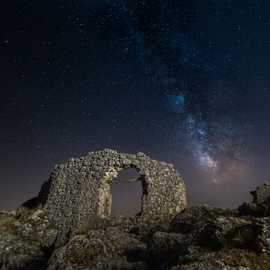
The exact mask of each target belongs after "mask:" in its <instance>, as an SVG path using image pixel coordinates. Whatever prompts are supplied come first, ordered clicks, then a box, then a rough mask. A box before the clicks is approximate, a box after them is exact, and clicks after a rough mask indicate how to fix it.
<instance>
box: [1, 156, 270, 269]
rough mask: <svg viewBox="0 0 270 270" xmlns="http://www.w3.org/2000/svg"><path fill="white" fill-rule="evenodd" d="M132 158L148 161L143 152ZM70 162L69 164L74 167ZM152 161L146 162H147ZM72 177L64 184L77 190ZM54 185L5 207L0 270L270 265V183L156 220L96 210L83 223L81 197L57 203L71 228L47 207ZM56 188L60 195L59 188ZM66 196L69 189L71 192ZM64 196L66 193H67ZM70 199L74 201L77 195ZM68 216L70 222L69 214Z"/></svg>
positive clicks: (169, 174)
mask: <svg viewBox="0 0 270 270" xmlns="http://www.w3.org/2000/svg"><path fill="white" fill-rule="evenodd" d="M100 153H102V154H104V152H99V154H98V156H99V155H100ZM105 153H106V152H105ZM108 153H110V155H113V156H114V155H115V154H116V152H110V151H109V152H108ZM106 155H107V154H106ZM116 155H118V154H116ZM107 157H108V156H107ZM132 157H133V158H134V159H135V160H137V158H139V159H140V160H143V161H144V162H147V160H148V161H149V159H148V158H147V157H145V156H144V155H143V154H139V155H137V156H136V157H135V156H132ZM83 160H84V159H83ZM107 161H108V160H107ZM73 162H74V161H72V162H71V164H69V163H68V164H67V165H65V166H68V168H72V166H73V165H74V164H73ZM124 163H125V162H124ZM150 163H151V162H150ZM154 163H155V162H154ZM72 164H73V165H72ZM98 164H100V161H98ZM155 164H156V163H155ZM148 165H149V164H148ZM148 165H141V166H142V167H144V168H146V167H147V166H148ZM110 166H111V165H110ZM161 166H163V169H162V170H160V171H159V170H158V169H156V171H159V172H160V173H165V174H167V178H166V179H171V178H170V177H172V175H174V176H176V178H173V180H172V179H171V180H172V181H171V184H172V183H173V181H175V180H176V179H178V176H177V173H176V172H175V171H174V169H172V167H171V166H168V165H166V164H163V165H161ZM75 167H76V166H75ZM64 168H65V167H63V168H62V167H61V169H60V171H59V173H60V175H61V179H63V181H64V179H66V178H65V175H66V174H65V172H64V171H63V169H64ZM76 168H77V167H76ZM169 168H171V169H169ZM68 173H70V171H69V170H68ZM141 173H142V172H141ZM75 174H76V173H75ZM145 174H146V172H145ZM147 175H151V174H149V173H147ZM107 176H108V175H107ZM179 179H180V178H179ZM58 180H59V179H58ZM75 180H76V179H75ZM75 180H74V181H75ZM59 181H60V180H59ZM70 181H71V179H69V182H68V189H67V190H69V192H72V191H70V187H71V186H70V183H71V182H70ZM109 181H111V179H109ZM147 181H150V180H149V179H148V180H147ZM57 183H58V182H57ZM77 183H78V182H77ZM153 183H154V182H153ZM157 183H158V182H156V184H157ZM180 183H181V186H182V182H180ZM51 184H52V183H50V181H49V182H47V183H45V185H44V186H43V188H42V190H41V192H40V194H39V196H38V197H37V198H35V199H32V200H30V201H28V202H27V203H25V204H24V206H23V207H21V208H19V209H16V210H14V211H0V270H36V269H38V270H39V269H41V270H125V269H126V270H140V269H141V270H147V269H155V270H167V269H168V270H215V269H217V270H269V269H270V210H269V209H270V184H265V185H263V186H262V187H259V188H257V190H256V191H254V192H252V195H253V199H252V201H251V202H249V203H244V204H243V205H241V206H240V207H239V208H238V209H236V210H229V209H219V208H212V207H209V206H206V205H201V206H193V207H190V208H186V209H184V210H182V211H179V212H178V213H175V214H174V215H173V216H172V217H171V218H170V219H167V218H166V219H163V218H162V219H156V220H155V222H153V219H151V222H150V220H144V219H141V218H140V217H139V216H135V217H131V218H128V217H123V216H118V217H113V216H110V215H105V216H99V214H97V215H96V216H95V215H91V220H89V222H87V223H85V219H83V225H84V226H78V224H80V219H79V214H78V213H77V212H76V211H79V210H78V209H80V208H77V207H78V204H75V207H74V208H71V210H72V211H71V212H69V209H68V208H66V206H65V208H63V212H61V207H59V205H58V206H57V215H58V217H60V216H61V215H69V214H70V215H71V216H75V217H76V220H77V221H76V223H74V226H71V227H70V225H72V223H68V227H66V226H65V224H64V223H62V222H60V223H59V226H57V223H55V222H54V219H52V218H50V217H51V216H52V215H53V212H52V208H50V212H48V207H47V206H48V204H47V203H46V202H47V200H48V195H49V194H50V187H51ZM57 186H58V185H57ZM155 189H156V190H158V189H159V187H155ZM150 190H151V189H150ZM179 190H180V189H179ZM54 191H55V189H54ZM77 191H78V190H77ZM77 191H76V192H77ZM59 192H60V191H59ZM76 192H75V193H76ZM75 193H74V194H75ZM53 194H54V195H53V196H56V195H57V192H56V193H53ZM74 194H73V195H74ZM73 195H72V196H73ZM99 195H100V193H99ZM107 195H108V194H107ZM146 195H147V194H145V195H144V196H146ZM69 196H71V195H70V193H69V194H68V195H67V199H68V198H69ZM180 197H181V196H180ZM183 197H185V194H184V195H183ZM55 198H56V197H55ZM60 198H62V200H65V197H63V194H62V193H61V196H60ZM102 198H103V197H102ZM150 198H153V197H150ZM157 198H161V196H158V197H157ZM169 198H172V197H169ZM173 198H174V199H175V198H176V197H173ZM181 198H182V197H181ZM73 199H74V200H75V201H76V202H77V198H75V197H73ZM163 199H165V197H162V200H163ZM88 203H89V202H88ZM182 203H183V202H181V203H180V206H183V204H182ZM81 204H82V205H81ZM60 205H62V204H61V203H60ZM79 205H80V207H82V209H83V210H84V213H86V212H85V211H86V209H85V208H84V207H85V205H84V202H83V201H80V204H79ZM86 205H88V204H86ZM173 205H174V206H175V207H174V208H173V212H174V211H175V209H176V208H177V205H178V204H177V202H176V201H173ZM71 206H72V205H71ZM164 209H167V206H165V207H164ZM164 209H163V210H164ZM92 210H93V209H92ZM148 210H149V209H148ZM161 210H162V209H159V211H161ZM163 210H162V211H163ZM97 213H99V212H97ZM149 213H150V212H148V214H149ZM171 215H172V213H170V216H171ZM168 216H169V215H167V217H168ZM163 217H164V216H163ZM61 220H62V219H61ZM64 220H66V221H67V222H69V221H70V216H67V217H66V219H63V220H62V221H64ZM63 228H64V230H63ZM66 228H69V229H68V230H67V229H66Z"/></svg>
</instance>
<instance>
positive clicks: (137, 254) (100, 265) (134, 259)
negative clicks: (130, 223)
mask: <svg viewBox="0 0 270 270" xmlns="http://www.w3.org/2000/svg"><path fill="white" fill-rule="evenodd" d="M145 252H146V245H145V244H144V243H142V242H140V241H139V240H138V239H136V238H135V237H134V236H132V235H131V234H127V233H123V232H121V231H120V230H119V229H117V228H107V229H106V230H92V231H90V232H89V233H88V234H87V235H76V236H74V237H72V238H71V239H70V241H69V242H68V243H67V244H66V245H65V246H64V247H61V248H59V249H58V250H56V251H55V253H54V254H53V256H52V258H51V259H50V261H49V265H50V266H49V268H48V269H49V270H56V269H57V270H61V269H63V270H65V269H104V270H105V269H144V268H138V266H140V267H146V266H145V263H144V262H143V260H144V259H145V258H144V253H145ZM116 267H117V268H116Z"/></svg>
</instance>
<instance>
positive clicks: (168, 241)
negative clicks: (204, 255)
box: [148, 232, 191, 269]
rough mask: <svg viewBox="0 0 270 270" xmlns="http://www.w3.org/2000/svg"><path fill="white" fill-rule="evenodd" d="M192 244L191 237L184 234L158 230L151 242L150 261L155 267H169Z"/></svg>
mask: <svg viewBox="0 0 270 270" xmlns="http://www.w3.org/2000/svg"><path fill="white" fill-rule="evenodd" d="M190 244H191V241H190V239H189V238H188V237H186V236H185V235H183V234H179V233H166V232H156V233H155V234H154V235H153V238H152V241H151V242H150V243H149V250H148V263H149V265H151V267H152V268H154V269H155V268H156V267H158V266H159V267H160V266H162V267H163V268H164V269H167V268H168V267H169V266H171V265H174V263H175V262H177V260H178V257H179V256H180V255H183V254H185V253H186V249H187V247H188V246H189V245H190Z"/></svg>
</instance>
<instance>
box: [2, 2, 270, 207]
mask: <svg viewBox="0 0 270 270" xmlns="http://www.w3.org/2000/svg"><path fill="white" fill-rule="evenodd" d="M0 59H1V60H0V81H1V86H0V87H1V88H0V89H1V98H0V150H1V151H0V207H1V208H12V207H16V206H17V205H19V204H20V203H21V202H23V201H25V200H27V199H29V198H31V197H33V196H35V195H36V194H37V193H38V191H39V189H40V186H41V184H42V183H43V182H44V181H45V180H46V179H48V176H49V173H50V171H51V169H52V167H53V166H54V164H56V163H60V162H63V161H65V160H66V159H68V158H70V157H74V156H80V155H82V154H84V153H86V152H88V151H90V150H98V149H103V148H105V147H106V148H115V149H117V150H119V151H123V152H139V151H142V152H145V153H147V154H149V155H150V156H151V157H153V158H155V159H159V160H165V161H167V162H171V163H173V164H174V165H175V167H176V168H177V169H178V170H179V171H180V173H181V175H182V176H183V178H184V181H185V183H186V186H187V190H188V199H189V203H190V204H197V203H208V204H210V205H215V206H221V207H235V206H237V205H238V204H239V203H241V202H242V201H243V200H246V199H248V191H249V190H250V189H253V188H254V187H256V186H257V185H258V184H261V183H263V182H265V181H267V180H269V178H270V169H269V159H270V142H269V141H268V138H269V137H270V122H269V115H270V76H269V72H270V71H269V70H270V69H269V63H270V3H269V1H267V0H256V1H254V0H245V1H244V0H239V1H232V0H203V1H202V0H168V1H162V0H136V1H133V0H53V1H52V0H47V1H33V0H13V1H5V3H2V5H1V9H0Z"/></svg>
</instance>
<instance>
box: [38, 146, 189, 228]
mask: <svg viewBox="0 0 270 270" xmlns="http://www.w3.org/2000/svg"><path fill="white" fill-rule="evenodd" d="M129 168H133V169H135V170H136V171H137V172H138V174H139V175H140V177H139V178H138V179H136V180H137V181H140V182H141V184H142V198H141V211H140V213H138V214H137V216H136V220H137V221H139V222H144V223H160V222H166V221H170V220H171V219H172V218H173V217H174V216H175V215H176V214H177V213H179V212H180V211H181V210H183V209H184V208H185V207H186V205H187V202H186V189H185V186H184V183H183V181H182V179H181V177H180V175H179V173H178V172H177V171H176V170H175V169H174V167H173V165H172V164H167V163H165V162H159V161H156V160H153V159H151V158H150V157H148V156H147V155H145V154H144V153H137V154H123V153H118V152H117V151H114V150H110V149H105V150H103V151H96V152H90V153H88V154H87V155H86V156H83V157H81V158H72V159H70V160H68V161H67V162H66V163H65V164H61V165H57V166H56V167H55V169H54V171H53V172H52V174H51V176H50V179H49V182H48V183H49V185H48V183H47V184H46V185H47V189H48V190H46V192H47V194H46V196H45V197H46V199H45V202H44V204H45V207H46V208H47V210H48V215H49V219H50V221H51V222H52V223H53V224H55V225H57V226H58V227H59V228H61V230H62V231H65V232H67V231H69V230H71V229H72V228H85V227H88V226H89V225H90V224H92V223H93V222H94V221H95V220H97V219H106V218H114V217H113V216H112V215H111V208H112V194H111V185H112V183H113V182H115V181H117V179H116V177H117V176H118V174H119V173H120V172H121V171H123V170H125V169H129ZM43 190H45V188H44V187H43ZM42 193H44V191H41V193H40V196H41V195H42ZM43 197H44V196H43Z"/></svg>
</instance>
